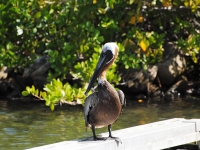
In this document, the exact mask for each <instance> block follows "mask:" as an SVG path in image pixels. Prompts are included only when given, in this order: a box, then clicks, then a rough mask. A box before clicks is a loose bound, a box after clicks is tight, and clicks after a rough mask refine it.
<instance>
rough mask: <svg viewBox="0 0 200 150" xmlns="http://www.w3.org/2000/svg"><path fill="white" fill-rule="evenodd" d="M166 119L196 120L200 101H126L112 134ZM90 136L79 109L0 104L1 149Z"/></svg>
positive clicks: (0, 102) (103, 129)
mask: <svg viewBox="0 0 200 150" xmlns="http://www.w3.org/2000/svg"><path fill="white" fill-rule="evenodd" d="M170 118H187V119H190V118H200V99H192V98H187V99H180V98H178V99H176V100H174V101H168V102H159V101H157V102H153V101H151V102H147V101H143V102H142V103H141V102H140V103H138V102H136V101H130V100H129V101H128V102H127V107H126V108H125V109H124V111H123V113H122V114H121V116H120V117H119V119H118V120H117V122H115V123H114V124H113V130H118V129H122V128H127V127H132V126H136V125H141V124H146V123H150V122H155V121H160V120H166V119H170ZM102 132H107V128H102V129H97V133H98V134H99V133H102ZM90 136H92V132H91V130H90V129H89V130H88V131H86V129H85V125H84V117H83V108H82V107H81V106H75V107H73V106H62V107H59V106H58V107H56V110H55V111H53V112H52V111H51V110H50V109H49V107H46V106H44V104H41V103H40V104H38V103H37V104H35V103H34V104H30V103H26V104H24V103H21V102H18V103H17V102H10V103H9V104H8V103H7V102H6V101H0V139H1V142H0V147H1V149H12V150H13V149H17V150H20V149H26V148H32V147H36V146H41V145H45V144H51V143H55V142H61V141H64V140H72V139H78V138H84V137H90Z"/></svg>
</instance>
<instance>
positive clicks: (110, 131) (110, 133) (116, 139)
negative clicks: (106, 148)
mask: <svg viewBox="0 0 200 150" xmlns="http://www.w3.org/2000/svg"><path fill="white" fill-rule="evenodd" d="M108 132H109V137H108V138H113V139H115V141H116V142H119V143H122V141H121V139H120V138H118V137H113V136H112V130H111V124H109V125H108Z"/></svg>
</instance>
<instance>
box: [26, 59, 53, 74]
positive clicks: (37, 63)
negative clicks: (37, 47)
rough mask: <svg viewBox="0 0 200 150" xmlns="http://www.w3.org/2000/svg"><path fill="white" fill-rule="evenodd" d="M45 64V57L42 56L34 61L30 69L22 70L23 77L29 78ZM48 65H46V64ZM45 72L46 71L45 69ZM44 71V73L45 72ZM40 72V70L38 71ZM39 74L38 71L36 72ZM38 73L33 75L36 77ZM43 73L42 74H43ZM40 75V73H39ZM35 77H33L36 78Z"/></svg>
mask: <svg viewBox="0 0 200 150" xmlns="http://www.w3.org/2000/svg"><path fill="white" fill-rule="evenodd" d="M46 63H47V58H46V57H45V56H42V57H40V58H38V59H36V60H35V61H34V63H33V64H32V65H31V66H30V68H26V69H25V70H24V73H23V77H29V76H31V75H32V74H33V73H34V72H35V71H36V70H37V69H38V68H40V67H41V66H43V65H44V64H46ZM47 64H48V63H47ZM46 67H49V66H48V65H46ZM46 70H47V69H46ZM46 70H45V71H46ZM40 71H41V70H40ZM38 72H39V71H38ZM38 72H36V73H34V74H36V75H38ZM43 73H44V72H43ZM40 74H41V73H40ZM36 75H35V76H36Z"/></svg>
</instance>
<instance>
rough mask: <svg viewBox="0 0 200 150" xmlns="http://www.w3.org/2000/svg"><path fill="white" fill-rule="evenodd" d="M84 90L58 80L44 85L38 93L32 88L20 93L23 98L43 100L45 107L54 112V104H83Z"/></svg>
mask: <svg viewBox="0 0 200 150" xmlns="http://www.w3.org/2000/svg"><path fill="white" fill-rule="evenodd" d="M84 91H85V90H84V89H81V88H77V87H76V86H74V87H72V86H71V85H69V84H68V83H66V84H64V85H63V83H62V82H61V81H60V80H59V79H57V80H56V79H53V80H52V81H51V82H50V83H49V84H46V85H45V87H44V91H38V89H35V87H34V86H32V87H29V86H27V87H26V90H25V91H23V92H22V95H23V96H28V95H30V94H31V95H33V96H35V97H37V98H39V99H42V100H45V101H46V105H47V106H50V108H51V110H54V106H55V104H58V103H65V102H72V101H76V102H77V103H79V104H80V103H81V104H83V102H84V100H85V98H86V97H85V95H84Z"/></svg>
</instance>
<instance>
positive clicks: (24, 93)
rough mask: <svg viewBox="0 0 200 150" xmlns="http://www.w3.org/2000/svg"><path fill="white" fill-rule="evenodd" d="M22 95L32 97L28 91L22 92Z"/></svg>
mask: <svg viewBox="0 0 200 150" xmlns="http://www.w3.org/2000/svg"><path fill="white" fill-rule="evenodd" d="M22 95H23V96H28V95H30V93H29V92H27V91H23V92H22Z"/></svg>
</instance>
